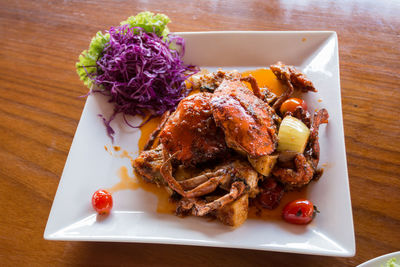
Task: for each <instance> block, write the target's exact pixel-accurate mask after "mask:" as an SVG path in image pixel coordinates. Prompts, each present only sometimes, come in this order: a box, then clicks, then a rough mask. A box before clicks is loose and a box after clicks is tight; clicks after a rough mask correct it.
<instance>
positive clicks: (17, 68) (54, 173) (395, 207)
mask: <svg viewBox="0 0 400 267" xmlns="http://www.w3.org/2000/svg"><path fill="white" fill-rule="evenodd" d="M144 10H151V11H153V12H162V13H165V14H167V15H168V16H169V17H170V18H171V19H172V21H173V22H172V23H171V24H170V29H171V31H208V30H333V31H336V32H337V33H338V37H339V49H340V73H341V87H342V102H343V115H344V129H345V137H346V149H347V160H348V167H349V179H350V190H351V199H352V206H353V216H354V227H355V235H356V255H355V257H350V258H340V257H322V256H309V255H298V254H285V253H274V252H262V251H252V250H240V249H223V248H205V247H191V246H172V245H152V244H125V243H123V244H121V243H87V242H54V241H46V240H44V239H43V232H44V229H45V225H46V221H47V218H48V215H49V212H50V208H51V205H52V202H53V198H54V195H55V193H56V190H57V186H58V182H59V179H60V176H61V174H62V170H63V167H64V164H65V160H66V158H67V155H68V151H69V148H70V145H71V142H72V138H73V136H74V133H75V130H76V127H77V124H78V121H79V118H80V115H81V112H82V108H83V105H84V103H85V99H84V98H79V97H78V96H80V95H84V94H86V92H87V90H86V88H85V87H84V86H83V84H82V83H81V82H80V81H79V79H78V77H77V75H76V73H75V62H76V60H77V56H78V55H79V53H80V52H81V51H82V50H83V49H86V48H87V47H88V44H89V41H90V39H91V37H92V36H93V35H94V33H95V32H96V31H98V30H103V29H107V28H109V27H110V26H113V25H117V24H118V23H119V22H120V21H121V20H123V19H125V18H127V17H128V16H130V15H134V14H136V13H138V12H140V11H144ZM399 14H400V3H399V1H377V0H364V1H344V0H340V1H323V0H320V1H296V0H282V1H276V0H272V1H261V0H260V1H257V0H253V1H246V0H240V1H236V0H235V1H217V0H214V1H211V0H210V1H178V0H173V1H147V0H144V1H139V0H138V1H97V0H89V1H61V0H56V1H28V0H9V1H8V0H0V128H1V130H0V203H1V210H2V212H1V213H2V215H1V218H0V266H64V265H65V266H71V265H81V266H90V265H143V266H160V265H161V266H163V265H183V266H187V265H190V266H201V265H217V266H355V265H357V264H360V263H361V262H364V261H366V260H368V259H371V258H374V257H376V256H379V255H382V254H386V253H389V252H393V251H397V250H400V177H399V172H400V137H399V136H400V123H399V104H400V44H399V43H400V35H399V33H400V19H399Z"/></svg>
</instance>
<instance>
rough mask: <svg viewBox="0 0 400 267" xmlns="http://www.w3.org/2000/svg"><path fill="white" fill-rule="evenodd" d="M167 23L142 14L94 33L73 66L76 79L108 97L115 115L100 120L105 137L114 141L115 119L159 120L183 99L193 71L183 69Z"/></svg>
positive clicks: (180, 47)
mask: <svg viewBox="0 0 400 267" xmlns="http://www.w3.org/2000/svg"><path fill="white" fill-rule="evenodd" d="M169 22H170V19H169V18H168V17H167V16H165V15H163V14H157V15H154V14H153V13H151V12H142V13H139V14H138V15H136V16H132V17H130V18H128V19H127V20H126V21H123V22H121V25H120V26H117V27H111V28H110V30H108V31H107V32H106V33H102V32H98V33H97V34H96V36H95V37H94V38H93V39H92V41H91V43H90V46H89V49H88V50H85V51H83V52H82V53H81V55H80V56H79V62H77V63H76V69H77V73H78V75H79V77H80V79H81V80H82V81H83V82H84V84H85V85H86V86H88V87H89V89H90V90H91V91H90V92H99V93H102V94H104V95H106V96H109V97H110V98H109V102H111V103H113V104H114V113H113V114H112V116H111V117H110V118H108V119H106V118H104V117H103V121H104V123H105V125H106V127H107V133H108V135H109V136H110V137H112V136H113V134H114V130H113V129H112V128H111V127H110V122H111V121H112V120H113V119H114V118H115V116H116V115H117V114H118V113H122V114H123V116H124V120H125V122H126V123H127V124H128V125H129V126H131V127H135V126H132V125H130V124H129V123H128V121H127V120H126V118H125V115H133V116H134V115H145V114H146V115H152V116H158V115H162V114H163V113H164V112H165V111H167V110H174V109H175V108H176V106H177V104H178V103H179V101H180V100H181V99H183V98H184V97H185V96H187V94H188V91H187V90H186V86H185V80H186V79H187V78H188V77H189V76H190V75H192V74H194V73H195V72H196V71H197V68H196V67H195V66H192V65H186V64H184V62H183V60H182V57H183V55H184V51H185V42H184V39H183V38H181V37H179V36H175V35H172V34H169V30H168V27H167V24H168V23H169Z"/></svg>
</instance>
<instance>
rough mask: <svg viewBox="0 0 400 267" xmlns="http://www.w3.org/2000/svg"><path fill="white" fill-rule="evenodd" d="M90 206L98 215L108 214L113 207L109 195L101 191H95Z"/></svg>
mask: <svg viewBox="0 0 400 267" xmlns="http://www.w3.org/2000/svg"><path fill="white" fill-rule="evenodd" d="M92 206H93V208H94V210H95V211H97V213H98V214H108V213H110V210H111V208H112V206H113V200H112V196H111V194H110V193H108V192H107V191H106V190H103V189H100V190H97V191H96V192H94V194H93V196H92Z"/></svg>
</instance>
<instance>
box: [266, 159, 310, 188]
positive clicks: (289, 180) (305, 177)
mask: <svg viewBox="0 0 400 267" xmlns="http://www.w3.org/2000/svg"><path fill="white" fill-rule="evenodd" d="M294 164H295V167H296V170H293V169H286V168H276V169H274V170H273V172H272V173H273V175H275V176H276V177H278V179H279V180H280V181H281V182H282V183H284V184H289V185H292V186H297V187H298V186H303V185H306V184H308V183H309V182H310V181H311V179H312V178H313V175H314V169H313V168H312V166H311V164H310V163H309V162H308V161H307V159H306V158H305V156H304V155H303V154H297V155H296V157H295V159H294Z"/></svg>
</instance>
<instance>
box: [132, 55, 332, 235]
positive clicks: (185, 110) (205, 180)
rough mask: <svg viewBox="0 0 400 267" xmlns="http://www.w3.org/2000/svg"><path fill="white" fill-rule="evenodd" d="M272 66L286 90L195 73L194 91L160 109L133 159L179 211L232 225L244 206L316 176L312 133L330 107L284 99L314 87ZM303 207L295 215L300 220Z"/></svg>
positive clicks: (228, 74)
mask: <svg viewBox="0 0 400 267" xmlns="http://www.w3.org/2000/svg"><path fill="white" fill-rule="evenodd" d="M271 70H272V71H273V73H274V74H275V75H276V77H277V79H278V80H279V81H280V82H281V83H282V85H283V86H284V87H285V88H286V91H285V92H283V94H282V95H275V94H274V93H273V92H272V91H271V90H270V89H269V88H267V87H259V86H258V83H257V80H256V79H255V78H254V77H252V76H251V75H247V76H242V74H241V73H239V72H237V71H224V70H219V71H216V72H213V73H209V72H207V71H204V70H203V71H200V72H199V73H197V74H195V75H193V76H192V77H190V79H188V80H187V86H188V87H191V90H193V91H195V93H194V94H192V95H190V96H188V97H186V98H184V99H183V100H181V101H180V102H179V104H178V106H177V108H176V110H175V111H173V112H172V113H169V112H168V113H165V114H164V116H163V118H162V119H161V123H160V125H159V127H157V129H156V130H155V131H154V132H153V133H152V134H151V137H150V139H149V142H148V144H146V146H145V149H144V150H143V151H142V152H141V153H140V155H139V156H138V157H137V158H136V159H135V160H134V161H133V167H134V168H135V171H136V173H137V174H139V175H141V176H142V177H143V178H144V179H146V180H147V181H149V182H151V183H155V184H157V185H158V186H162V187H165V188H166V189H167V190H168V191H169V192H170V194H171V199H173V200H174V201H175V202H176V206H177V208H176V214H177V215H179V216H185V215H193V216H207V217H214V218H217V219H219V220H220V221H221V222H222V223H224V224H227V225H231V226H234V227H237V226H240V225H241V224H242V223H243V222H244V221H246V219H247V217H248V211H249V206H251V205H253V204H254V203H259V205H260V206H261V207H262V208H265V209H274V208H277V207H278V205H279V203H280V200H281V198H282V196H283V195H284V194H285V192H288V191H291V190H295V189H299V188H302V187H304V186H306V185H307V184H308V183H310V182H311V181H312V180H313V179H317V178H319V177H320V175H321V173H322V172H321V171H320V170H319V169H318V161H319V142H318V131H319V126H320V125H321V124H323V123H327V122H328V112H327V111H326V110H325V109H321V110H319V111H317V112H315V114H314V115H313V116H311V115H310V114H309V112H308V111H307V105H306V103H305V102H304V101H303V100H301V99H298V98H297V99H296V101H297V102H294V101H293V100H290V97H291V96H292V94H293V93H294V91H295V90H297V91H301V92H306V91H316V89H315V87H314V86H313V84H312V83H311V81H310V80H309V79H308V78H307V77H306V76H305V75H304V74H303V73H301V72H300V71H298V70H296V69H295V68H294V67H292V66H287V65H284V64H283V63H281V62H278V63H277V64H274V65H271ZM288 99H289V100H288ZM285 103H286V104H285ZM293 103H294V104H293ZM283 104H285V105H283ZM296 205H300V204H296ZM296 205H295V204H290V205H289V207H292V206H295V207H297V206H296ZM311 205H312V204H311ZM304 206H306V205H305V204H304V205H303V206H301V209H300V211H301V214H300V215H301V216H297V217H301V219H303V221H306V220H309V219H310V218H309V217H310V216H309V215H308V213H307V212H308V210H307V209H305V208H304ZM287 209H289V208H287ZM291 211H292V209H289V212H288V213H287V214H288V215H287V216H289V217H290V216H291ZM297 211H299V210H297ZM296 214H297V213H295V216H296ZM311 214H312V216H314V215H313V214H314V209H313V210H312V212H311ZM284 217H285V216H284ZM289 217H288V218H289ZM297 217H296V218H297ZM290 218H291V217H290ZM289 220H294V219H289Z"/></svg>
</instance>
